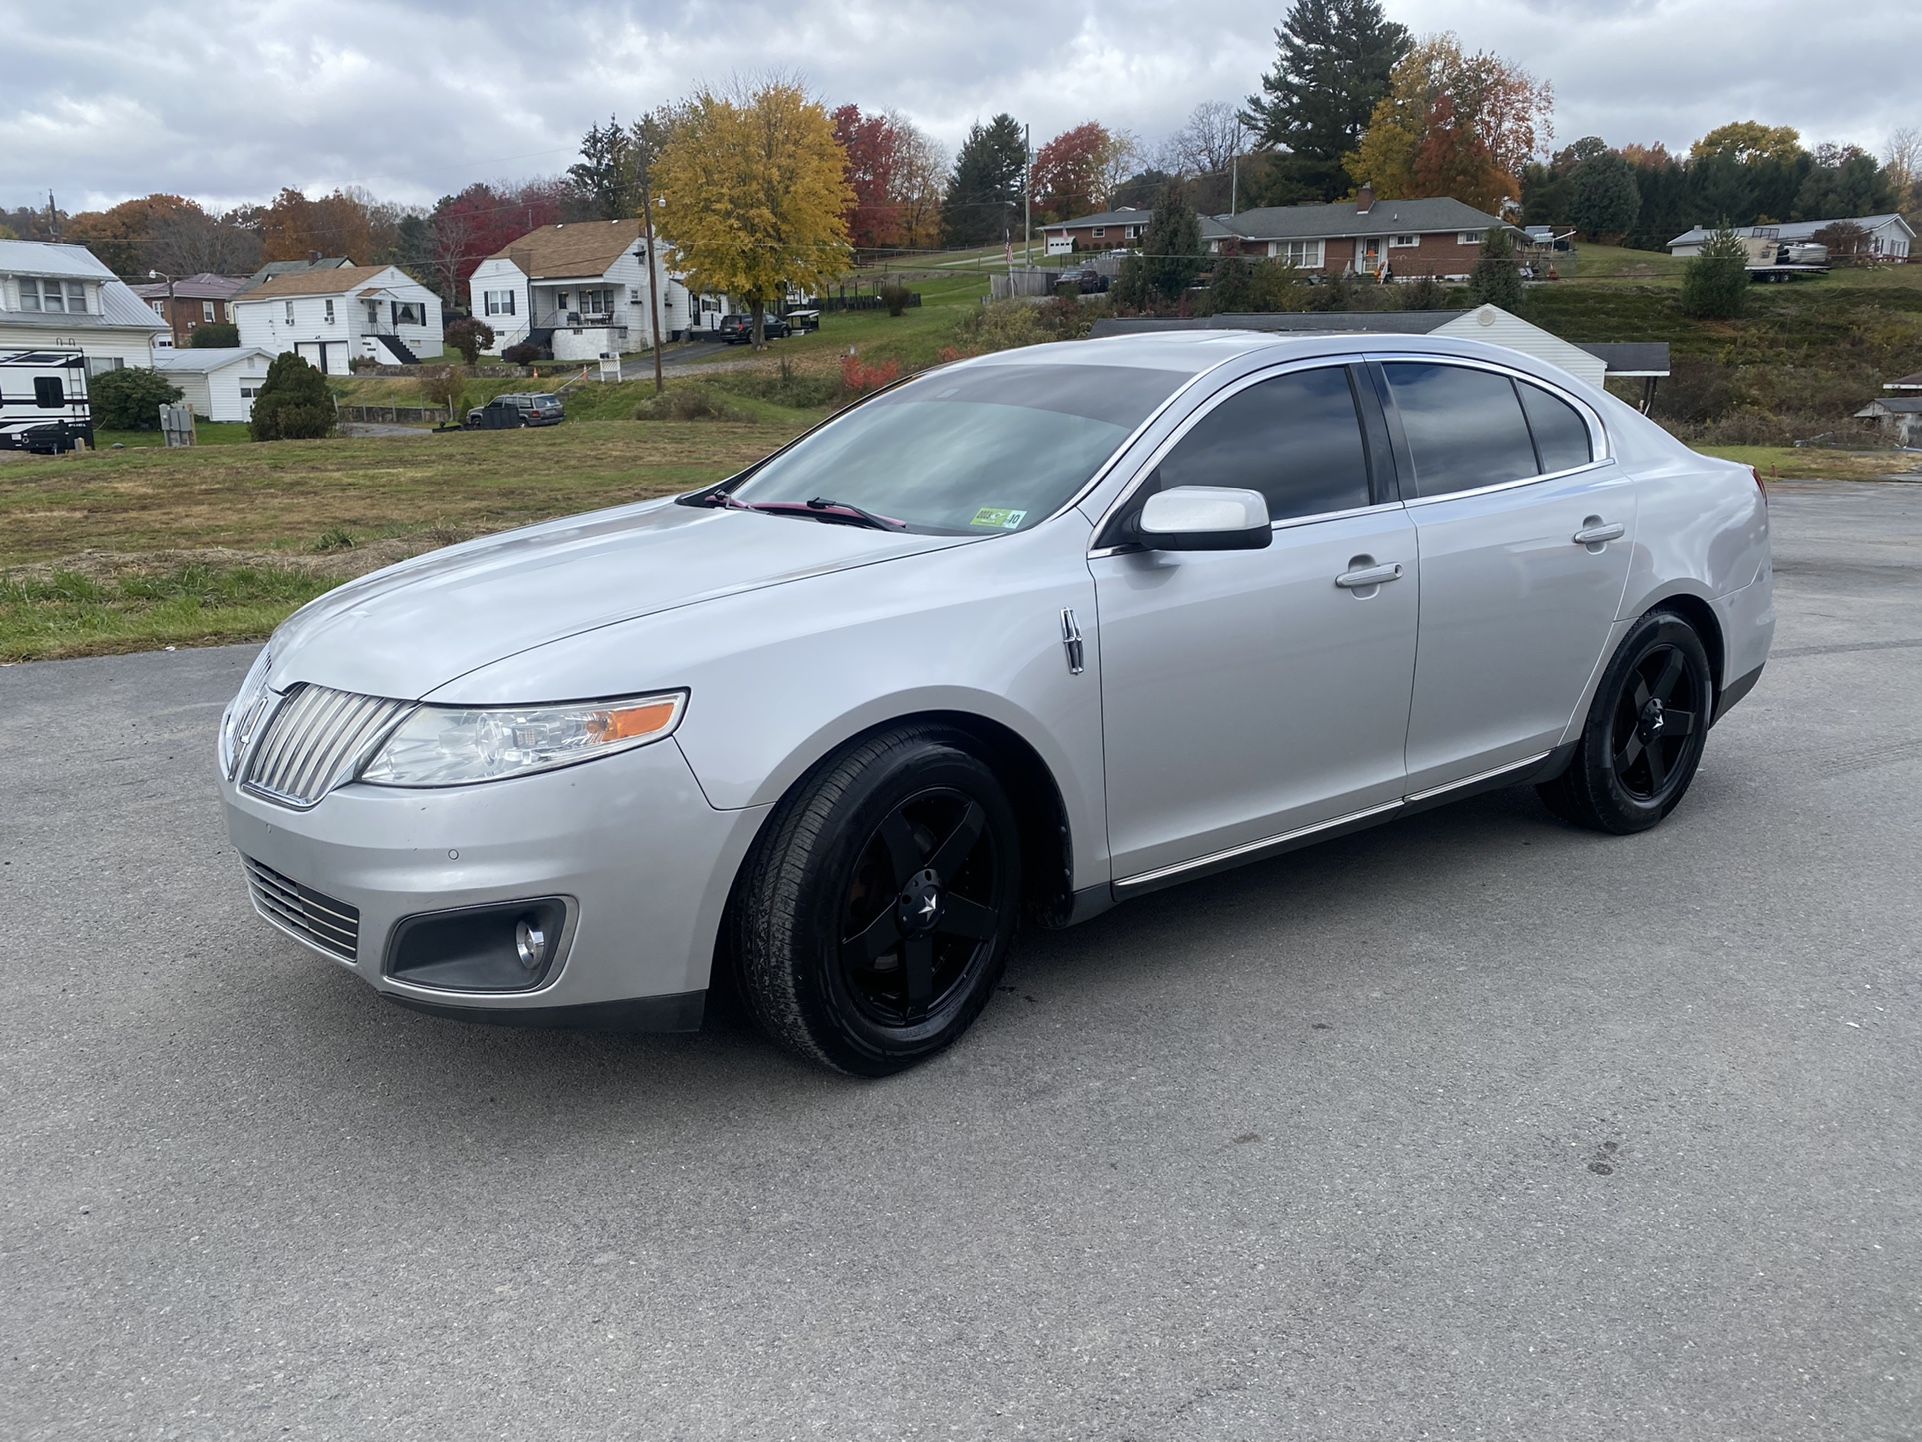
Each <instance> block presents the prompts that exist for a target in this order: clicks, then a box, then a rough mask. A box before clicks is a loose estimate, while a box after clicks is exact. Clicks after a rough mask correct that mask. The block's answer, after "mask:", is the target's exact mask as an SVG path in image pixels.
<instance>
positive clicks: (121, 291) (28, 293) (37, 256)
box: [0, 240, 173, 375]
mask: <svg viewBox="0 0 1922 1442" xmlns="http://www.w3.org/2000/svg"><path fill="white" fill-rule="evenodd" d="M14 347H19V348H23V349H38V348H44V347H53V348H58V349H62V350H77V351H79V352H80V353H81V354H82V355H84V356H86V358H87V372H88V374H90V375H99V374H101V373H102V372H103V371H110V370H119V369H120V368H121V367H122V366H150V365H152V364H153V360H154V356H155V355H156V354H165V353H166V352H167V351H168V350H170V349H172V347H173V337H172V335H171V334H170V333H169V331H168V328H167V322H166V321H164V320H162V319H161V318H160V317H159V316H157V315H155V314H154V312H153V310H152V309H151V308H150V307H149V306H148V305H147V303H146V302H145V301H143V300H142V299H141V298H140V297H139V296H137V295H135V294H134V293H133V290H132V288H131V287H129V286H128V285H127V284H126V283H125V282H124V281H120V280H116V279H115V278H114V273H113V272H112V271H110V270H108V269H107V267H106V266H104V265H102V264H101V263H100V262H99V261H98V260H96V259H94V257H93V253H92V252H91V251H89V250H88V249H87V248H86V247H85V246H84V245H54V244H51V243H48V242H46V241H37V240H0V350H5V349H10V348H14Z"/></svg>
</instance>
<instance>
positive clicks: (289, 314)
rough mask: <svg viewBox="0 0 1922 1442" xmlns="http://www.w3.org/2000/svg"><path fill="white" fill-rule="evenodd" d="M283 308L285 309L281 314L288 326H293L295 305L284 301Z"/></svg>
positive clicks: (289, 301)
mask: <svg viewBox="0 0 1922 1442" xmlns="http://www.w3.org/2000/svg"><path fill="white" fill-rule="evenodd" d="M281 306H282V307H283V309H282V312H281V313H282V315H284V316H285V317H286V320H287V324H288V325H292V324H293V323H294V303H293V302H292V301H291V300H284V301H282V302H281Z"/></svg>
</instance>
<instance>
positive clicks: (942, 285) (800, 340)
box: [717, 272, 988, 370]
mask: <svg viewBox="0 0 1922 1442" xmlns="http://www.w3.org/2000/svg"><path fill="white" fill-rule="evenodd" d="M906 284H907V286H908V289H910V290H912V291H917V292H919V294H920V296H921V304H920V305H918V306H915V307H913V308H911V309H909V310H907V311H905V312H904V313H902V314H901V315H898V316H895V315H889V314H888V313H887V312H886V311H885V310H856V311H838V310H829V311H823V312H822V313H821V328H820V329H819V330H818V331H814V332H813V333H811V334H809V335H795V336H789V337H788V338H787V339H786V340H776V341H769V342H768V349H767V352H766V355H767V357H768V358H769V359H770V360H778V359H782V358H787V359H791V360H806V359H809V358H814V357H829V356H832V357H839V356H843V355H845V354H847V350H848V347H849V346H853V347H854V348H855V350H857V351H858V352H859V353H860V355H861V358H862V359H863V360H893V361H898V362H900V364H901V366H902V368H903V369H904V370H919V369H921V368H922V367H924V366H930V365H933V364H934V362H935V359H936V357H937V356H938V355H939V353H940V351H941V349H942V347H944V346H946V345H949V344H951V343H952V342H953V340H954V327H955V324H956V323H957V322H958V321H959V320H960V319H961V317H962V316H964V315H966V314H967V313H968V312H969V311H971V310H974V309H976V308H977V307H978V306H979V305H980V304H981V300H982V298H983V297H984V296H986V295H987V293H988V278H987V276H986V275H985V274H981V275H971V274H967V273H965V272H964V273H959V274H956V275H952V276H939V277H936V278H934V279H922V280H913V281H908V282H907V283H906ZM747 354H749V352H748V351H747V350H746V349H745V347H741V346H733V347H730V348H729V349H728V350H727V351H726V352H724V353H723V354H722V355H721V356H719V357H717V359H718V360H723V361H725V360H739V359H741V358H742V357H743V356H745V355H747Z"/></svg>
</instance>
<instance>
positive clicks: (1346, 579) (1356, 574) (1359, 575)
mask: <svg viewBox="0 0 1922 1442" xmlns="http://www.w3.org/2000/svg"><path fill="white" fill-rule="evenodd" d="M1400 579H1401V563H1400V562H1399V561H1397V562H1395V563H1394V564H1392V565H1387V566H1364V567H1363V568H1362V569H1361V570H1359V571H1343V572H1342V573H1341V574H1340V575H1339V576H1337V577H1335V584H1336V585H1337V586H1340V587H1341V588H1342V589H1343V590H1348V591H1352V590H1355V589H1356V588H1358V587H1361V586H1380V585H1384V584H1386V583H1387V582H1389V581H1399V580H1400Z"/></svg>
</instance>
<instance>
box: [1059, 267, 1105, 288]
mask: <svg viewBox="0 0 1922 1442" xmlns="http://www.w3.org/2000/svg"><path fill="white" fill-rule="evenodd" d="M1055 284H1056V285H1057V286H1062V285H1071V286H1073V287H1074V288H1075V289H1076V290H1078V291H1080V292H1081V294H1083V295H1100V294H1102V293H1103V292H1105V291H1106V290H1107V289H1108V277H1107V276H1105V275H1103V274H1102V273H1101V272H1100V271H1098V270H1096V269H1095V268H1094V267H1093V266H1091V265H1084V266H1083V267H1081V269H1079V270H1066V271H1063V272H1062V273H1061V279H1060V280H1058V281H1056V282H1055Z"/></svg>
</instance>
